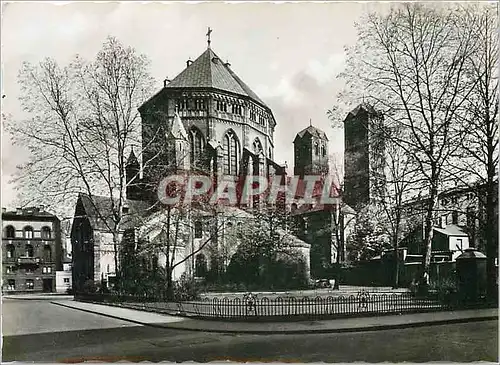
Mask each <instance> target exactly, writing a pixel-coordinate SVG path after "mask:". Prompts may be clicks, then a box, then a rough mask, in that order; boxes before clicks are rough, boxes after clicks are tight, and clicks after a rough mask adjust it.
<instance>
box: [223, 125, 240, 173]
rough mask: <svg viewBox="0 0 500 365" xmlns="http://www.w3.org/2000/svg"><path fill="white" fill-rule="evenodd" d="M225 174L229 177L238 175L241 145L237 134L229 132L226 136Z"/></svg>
mask: <svg viewBox="0 0 500 365" xmlns="http://www.w3.org/2000/svg"><path fill="white" fill-rule="evenodd" d="M223 147H224V173H225V174H228V175H237V174H238V160H239V152H240V143H239V141H238V137H236V134H235V133H234V132H233V131H232V130H229V131H228V132H227V133H226V135H225V136H224V146H223Z"/></svg>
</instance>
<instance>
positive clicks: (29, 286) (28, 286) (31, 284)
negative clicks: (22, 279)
mask: <svg viewBox="0 0 500 365" xmlns="http://www.w3.org/2000/svg"><path fill="white" fill-rule="evenodd" d="M26 289H35V282H34V280H33V279H26Z"/></svg>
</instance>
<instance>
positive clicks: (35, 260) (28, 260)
mask: <svg viewBox="0 0 500 365" xmlns="http://www.w3.org/2000/svg"><path fill="white" fill-rule="evenodd" d="M17 263H18V264H39V263H40V257H28V256H21V257H18V258H17Z"/></svg>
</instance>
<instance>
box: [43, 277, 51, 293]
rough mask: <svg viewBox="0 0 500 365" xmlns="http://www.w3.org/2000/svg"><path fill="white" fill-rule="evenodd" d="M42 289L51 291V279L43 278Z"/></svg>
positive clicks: (45, 291) (46, 291)
mask: <svg viewBox="0 0 500 365" xmlns="http://www.w3.org/2000/svg"><path fill="white" fill-rule="evenodd" d="M43 291H44V293H51V292H52V279H43Z"/></svg>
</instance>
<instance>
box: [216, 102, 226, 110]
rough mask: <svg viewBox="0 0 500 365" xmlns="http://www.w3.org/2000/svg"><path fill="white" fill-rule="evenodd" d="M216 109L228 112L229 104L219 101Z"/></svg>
mask: <svg viewBox="0 0 500 365" xmlns="http://www.w3.org/2000/svg"><path fill="white" fill-rule="evenodd" d="M215 107H216V109H217V110H218V111H220V112H227V104H226V103H225V102H223V101H220V100H217V102H216V105H215Z"/></svg>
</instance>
